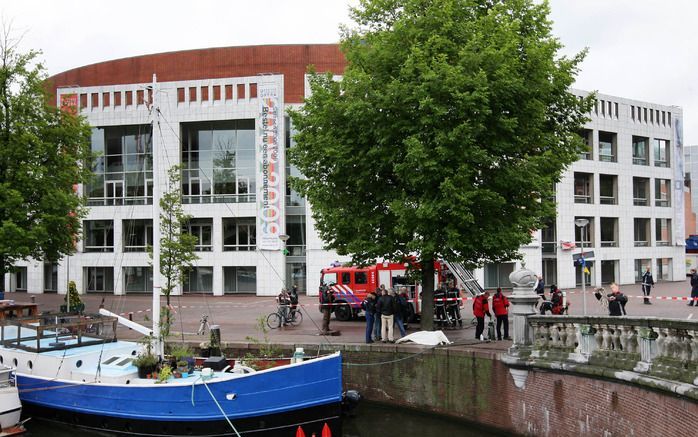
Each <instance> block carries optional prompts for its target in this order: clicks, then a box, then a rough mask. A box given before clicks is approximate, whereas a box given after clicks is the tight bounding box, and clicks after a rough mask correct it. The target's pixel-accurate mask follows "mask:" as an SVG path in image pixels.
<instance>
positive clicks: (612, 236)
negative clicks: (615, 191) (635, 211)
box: [599, 217, 618, 270]
mask: <svg viewBox="0 0 698 437" xmlns="http://www.w3.org/2000/svg"><path fill="white" fill-rule="evenodd" d="M599 224H600V226H601V247H618V218H616V217H601V219H600V220H599ZM601 267H602V270H603V265H602V266H601Z"/></svg>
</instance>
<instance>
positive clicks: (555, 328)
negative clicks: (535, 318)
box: [550, 323, 562, 349]
mask: <svg viewBox="0 0 698 437" xmlns="http://www.w3.org/2000/svg"><path fill="white" fill-rule="evenodd" d="M550 343H551V346H552V347H554V348H556V349H557V348H559V347H560V346H562V342H561V340H560V325H559V324H557V323H553V324H551V326H550Z"/></svg>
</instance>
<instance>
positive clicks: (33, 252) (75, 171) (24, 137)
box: [0, 27, 90, 291]
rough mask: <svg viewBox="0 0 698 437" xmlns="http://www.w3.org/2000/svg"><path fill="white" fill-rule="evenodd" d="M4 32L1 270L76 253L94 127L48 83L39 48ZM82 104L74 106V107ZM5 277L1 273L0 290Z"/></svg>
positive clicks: (0, 38) (0, 42)
mask: <svg viewBox="0 0 698 437" xmlns="http://www.w3.org/2000/svg"><path fill="white" fill-rule="evenodd" d="M18 44H19V40H18V39H15V38H13V37H12V36H11V31H10V30H8V27H5V28H4V29H3V30H2V33H1V34H0V278H2V277H3V276H2V275H4V273H7V272H9V271H11V270H12V267H13V265H14V263H15V262H16V261H17V260H21V259H24V258H28V257H32V258H35V259H44V260H48V261H58V260H59V259H61V258H62V257H63V256H64V255H67V254H70V253H72V252H73V251H74V250H75V248H74V241H75V239H76V237H77V235H78V234H79V232H80V219H81V218H82V217H84V214H85V212H86V210H85V208H84V200H83V198H82V197H81V196H79V195H78V193H77V192H75V190H74V189H73V187H74V186H75V184H79V183H84V182H86V181H87V180H88V179H89V176H90V171H89V169H88V168H87V166H83V165H81V163H83V162H87V161H88V160H89V157H90V127H89V126H88V125H87V123H86V122H85V120H84V119H82V118H81V117H78V116H76V115H74V111H71V110H66V111H64V110H61V109H59V108H57V107H56V105H55V104H54V103H55V100H54V99H53V98H51V97H50V96H49V95H48V94H47V91H46V89H45V86H46V84H45V79H46V74H45V71H44V68H43V67H42V65H41V64H40V63H39V62H38V61H37V57H38V56H39V52H37V51H28V52H26V53H23V52H21V51H19V49H18ZM73 109H74V108H73ZM4 287H5V281H4V280H0V291H4Z"/></svg>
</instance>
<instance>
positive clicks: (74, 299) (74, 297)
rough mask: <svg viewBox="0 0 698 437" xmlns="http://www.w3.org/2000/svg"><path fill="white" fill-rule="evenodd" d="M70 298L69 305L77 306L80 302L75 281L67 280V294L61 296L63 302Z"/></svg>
mask: <svg viewBox="0 0 698 437" xmlns="http://www.w3.org/2000/svg"><path fill="white" fill-rule="evenodd" d="M68 298H70V307H71V308H72V307H74V306H78V305H80V304H81V303H82V299H81V298H80V293H78V287H77V286H76V285H75V281H70V282H68V294H66V296H65V297H64V298H63V301H64V302H66V303H67V302H68Z"/></svg>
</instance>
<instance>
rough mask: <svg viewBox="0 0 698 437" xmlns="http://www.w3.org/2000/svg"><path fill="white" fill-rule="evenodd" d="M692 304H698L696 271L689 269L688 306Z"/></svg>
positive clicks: (697, 274)
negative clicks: (689, 292)
mask: <svg viewBox="0 0 698 437" xmlns="http://www.w3.org/2000/svg"><path fill="white" fill-rule="evenodd" d="M694 304H695V305H696V306H698V273H696V269H691V301H690V302H689V303H688V306H689V307H692V306H693V305H694Z"/></svg>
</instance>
